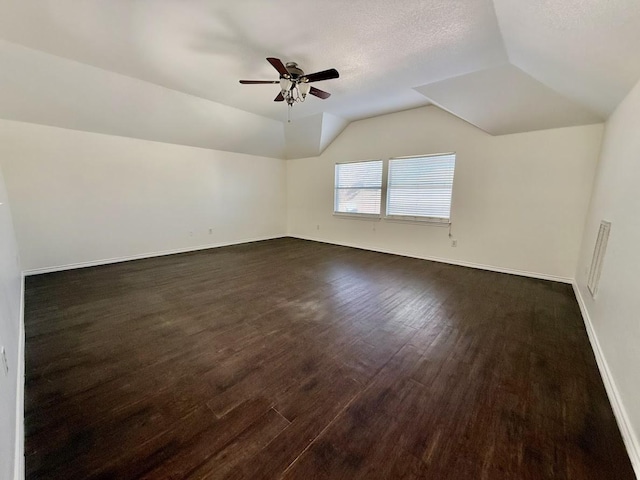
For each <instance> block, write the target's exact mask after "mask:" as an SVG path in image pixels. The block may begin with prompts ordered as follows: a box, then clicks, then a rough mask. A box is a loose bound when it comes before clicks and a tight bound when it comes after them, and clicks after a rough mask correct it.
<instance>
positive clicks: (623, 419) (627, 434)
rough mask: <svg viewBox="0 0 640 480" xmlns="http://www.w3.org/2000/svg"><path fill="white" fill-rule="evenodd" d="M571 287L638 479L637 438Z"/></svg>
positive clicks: (639, 444) (580, 300)
mask: <svg viewBox="0 0 640 480" xmlns="http://www.w3.org/2000/svg"><path fill="white" fill-rule="evenodd" d="M572 285H573V290H574V292H575V294H576V298H577V299H578V305H579V306H580V312H581V313H582V319H583V320H584V325H585V327H586V329H587V335H588V336H589V342H591V348H592V349H593V353H594V355H595V357H596V363H597V364H598V369H599V370H600V376H601V377H602V381H603V383H604V388H605V390H606V391H607V396H608V397H609V402H610V403H611V407H612V408H613V414H614V415H615V417H616V421H617V422H618V428H619V429H620V433H621V434H622V439H623V441H624V444H625V446H626V447H627V453H628V454H629V459H630V460H631V465H632V466H633V470H634V471H635V473H636V478H639V479H640V442H638V438H637V437H636V435H635V432H634V431H633V427H632V426H631V422H630V420H629V416H628V415H627V411H626V409H625V408H624V404H623V403H622V400H621V398H620V393H619V392H618V388H617V387H616V383H615V381H614V380H613V376H612V375H611V370H609V364H608V363H607V360H606V358H605V356H604V353H603V352H602V348H600V342H599V341H598V337H597V335H596V332H595V330H594V328H593V324H592V322H591V317H590V316H589V311H588V310H587V306H586V304H585V302H584V298H583V297H582V293H581V292H580V289H579V288H578V284H577V283H576V282H575V281H573V282H572Z"/></svg>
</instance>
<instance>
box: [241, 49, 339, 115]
mask: <svg viewBox="0 0 640 480" xmlns="http://www.w3.org/2000/svg"><path fill="white" fill-rule="evenodd" d="M267 62H269V63H270V64H271V65H272V66H273V68H275V69H276V70H277V71H278V73H279V74H280V79H279V80H240V83H242V84H244V85H257V84H276V83H279V84H280V93H279V94H278V96H277V97H276V98H275V99H274V102H286V103H287V106H288V112H287V121H288V122H291V107H292V106H293V104H294V103H296V102H304V101H305V99H306V98H307V95H308V94H311V95H313V96H316V97H318V98H321V99H323V100H325V99H327V98H329V97H330V96H331V94H330V93H328V92H325V91H323V90H320V89H318V88H315V87H312V86H311V85H310V83H312V82H320V81H322V80H330V79H332V78H338V77H340V74H339V73H338V71H337V70H336V69H335V68H331V69H329V70H323V71H322V72H316V73H312V74H309V75H305V73H304V71H303V70H302V69H301V68H300V67H298V64H297V63H295V62H287V64H286V65H285V64H283V63H282V61H281V60H280V59H278V58H273V57H269V58H267Z"/></svg>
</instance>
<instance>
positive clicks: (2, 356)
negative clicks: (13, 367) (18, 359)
mask: <svg viewBox="0 0 640 480" xmlns="http://www.w3.org/2000/svg"><path fill="white" fill-rule="evenodd" d="M0 368H1V369H2V375H4V376H5V377H6V376H7V375H8V374H9V362H7V352H6V350H5V349H4V347H0Z"/></svg>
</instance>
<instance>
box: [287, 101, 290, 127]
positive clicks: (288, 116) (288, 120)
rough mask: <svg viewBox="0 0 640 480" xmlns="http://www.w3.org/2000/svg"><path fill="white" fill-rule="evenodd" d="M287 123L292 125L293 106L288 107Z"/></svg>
mask: <svg viewBox="0 0 640 480" xmlns="http://www.w3.org/2000/svg"><path fill="white" fill-rule="evenodd" d="M287 107H288V108H287V123H291V104H289V105H288V106H287Z"/></svg>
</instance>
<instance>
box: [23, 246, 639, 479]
mask: <svg viewBox="0 0 640 480" xmlns="http://www.w3.org/2000/svg"><path fill="white" fill-rule="evenodd" d="M26 336H27V349H26V355H27V357H26V360H27V389H26V433H27V439H26V455H27V456H26V468H27V478H33V479H35V478H55V479H65V480H66V479H69V480H70V479H73V480H75V479H84V478H92V479H133V478H145V479H165V478H167V479H169V478H171V479H181V478H189V479H204V478H210V479H268V478H284V479H338V478H341V479H395V478H402V479H456V480H464V479H492V480H493V479H519V480H522V479H536V480H537V479H565V478H566V479H615V480H625V479H632V478H634V476H633V473H632V469H631V466H630V462H629V459H628V457H627V455H626V452H625V449H624V446H623V443H622V439H621V437H620V433H619V431H618V428H617V426H616V422H615V419H614V417H613V414H612V411H611V407H610V405H609V403H608V400H607V397H606V394H605V390H604V387H603V385H602V381H601V379H600V377H599V374H598V369H597V366H596V363H595V360H594V357H593V354H592V352H591V349H590V346H589V342H588V339H587V335H586V332H585V329H584V326H583V323H582V319H581V317H580V312H579V310H578V306H577V303H576V300H575V298H574V295H573V292H572V289H571V287H570V286H568V285H563V284H558V283H553V282H547V281H541V280H534V279H528V278H521V277H516V276H511V275H504V274H498V273H492V272H485V271H479V270H473V269H470V268H464V267H456V266H451V265H445V264H440V263H434V262H428V261H422V260H416V259H410V258H405V257H399V256H393V255H385V254H379V253H373V252H367V251H363V250H356V249H350V248H344V247H338V246H332V245H327V244H321V243H314V242H308V241H303V240H295V239H278V240H271V241H265V242H257V243H251V244H245V245H238V246H233V247H225V248H219V249H212V250H207V251H201V252H197V253H189V254H182V255H173V256H168V257H161V258H154V259H147V260H139V261H134V262H127V263H120V264H114V265H108V266H102V267H95V268H86V269H80V270H75V271H67V272H61V273H55V274H48V275H40V276H35V277H29V278H27V289H26Z"/></svg>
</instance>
